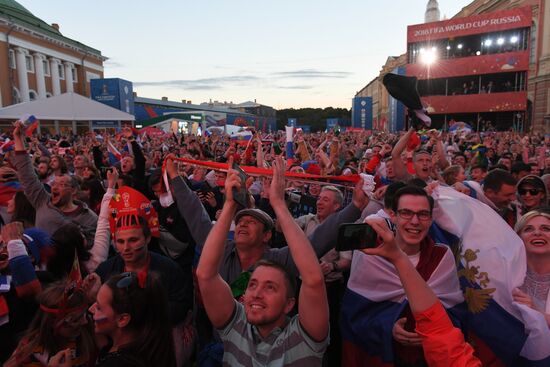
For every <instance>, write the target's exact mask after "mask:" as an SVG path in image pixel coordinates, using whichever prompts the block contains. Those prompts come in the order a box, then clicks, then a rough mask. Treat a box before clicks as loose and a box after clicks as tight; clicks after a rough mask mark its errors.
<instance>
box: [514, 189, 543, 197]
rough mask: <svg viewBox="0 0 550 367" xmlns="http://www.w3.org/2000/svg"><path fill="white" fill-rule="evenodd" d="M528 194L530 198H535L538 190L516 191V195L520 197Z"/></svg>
mask: <svg viewBox="0 0 550 367" xmlns="http://www.w3.org/2000/svg"><path fill="white" fill-rule="evenodd" d="M527 193H529V194H530V195H531V196H535V195H537V194H539V193H540V190H539V189H518V194H520V195H521V196H523V195H527Z"/></svg>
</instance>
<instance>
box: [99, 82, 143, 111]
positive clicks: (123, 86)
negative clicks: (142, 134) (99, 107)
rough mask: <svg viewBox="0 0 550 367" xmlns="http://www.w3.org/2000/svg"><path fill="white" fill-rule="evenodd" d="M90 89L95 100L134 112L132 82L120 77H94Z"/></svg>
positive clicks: (121, 109)
mask: <svg viewBox="0 0 550 367" xmlns="http://www.w3.org/2000/svg"><path fill="white" fill-rule="evenodd" d="M90 90H91V95H92V99H93V100H95V101H97V102H101V103H103V104H106V105H107V106H110V107H113V108H116V109H117V110H120V111H123V112H126V113H129V114H131V115H133V114H134V89H133V85H132V82H129V81H128V80H124V79H120V78H108V79H92V80H90Z"/></svg>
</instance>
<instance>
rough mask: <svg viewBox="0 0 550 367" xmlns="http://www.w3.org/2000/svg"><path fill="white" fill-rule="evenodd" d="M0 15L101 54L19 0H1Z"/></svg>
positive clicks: (46, 34) (99, 54)
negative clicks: (68, 35)
mask: <svg viewBox="0 0 550 367" xmlns="http://www.w3.org/2000/svg"><path fill="white" fill-rule="evenodd" d="M0 17H3V18H7V20H8V21H10V22H13V23H15V24H18V25H20V26H23V27H26V28H29V29H31V30H34V31H36V32H39V33H42V34H44V35H45V36H48V37H51V38H54V39H57V40H60V41H62V42H65V43H67V44H70V45H72V46H75V47H77V48H81V49H83V50H86V51H88V52H90V53H93V54H96V55H98V56H101V51H99V50H96V49H95V48H92V47H89V46H86V45H84V44H82V43H80V42H78V41H75V40H73V39H71V38H68V37H65V36H64V35H63V34H61V32H60V31H59V30H58V29H56V28H54V27H52V26H51V25H49V24H48V23H46V22H44V21H43V20H42V19H40V18H38V17H36V16H34V15H33V14H32V13H31V12H30V11H29V10H27V9H26V8H25V7H24V6H22V5H21V4H19V3H18V2H17V1H14V0H0Z"/></svg>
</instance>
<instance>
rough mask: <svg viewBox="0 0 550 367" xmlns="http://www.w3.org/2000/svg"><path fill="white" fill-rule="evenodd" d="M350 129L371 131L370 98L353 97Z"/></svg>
mask: <svg viewBox="0 0 550 367" xmlns="http://www.w3.org/2000/svg"><path fill="white" fill-rule="evenodd" d="M351 117H352V127H356V128H362V129H367V130H371V129H372V97H355V98H354V99H353V106H352V110H351Z"/></svg>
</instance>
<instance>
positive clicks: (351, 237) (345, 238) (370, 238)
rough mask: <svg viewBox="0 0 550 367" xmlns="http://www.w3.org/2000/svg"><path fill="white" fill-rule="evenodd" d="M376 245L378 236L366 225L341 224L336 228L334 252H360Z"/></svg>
mask: <svg viewBox="0 0 550 367" xmlns="http://www.w3.org/2000/svg"><path fill="white" fill-rule="evenodd" d="M378 244H379V242H378V234H377V233H376V231H375V230H374V228H372V227H371V226H370V225H369V224H367V223H343V224H341V225H340V227H338V241H337V242H336V251H352V250H362V249H365V248H374V247H377V246H378Z"/></svg>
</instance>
